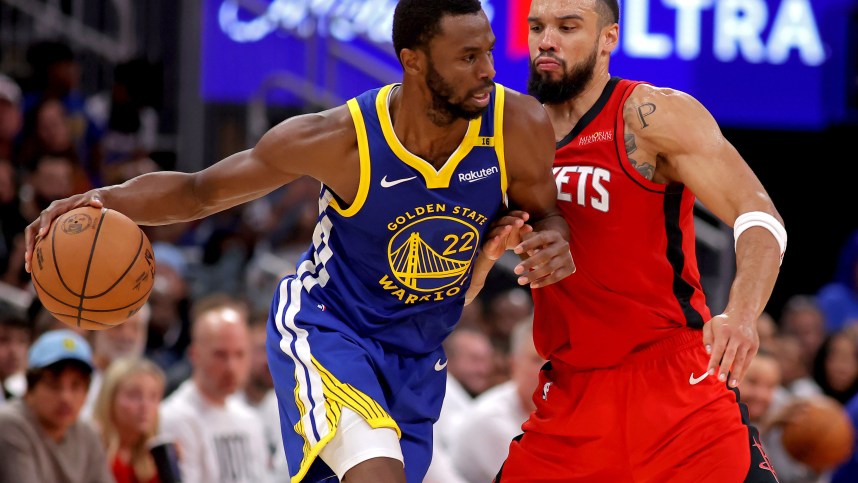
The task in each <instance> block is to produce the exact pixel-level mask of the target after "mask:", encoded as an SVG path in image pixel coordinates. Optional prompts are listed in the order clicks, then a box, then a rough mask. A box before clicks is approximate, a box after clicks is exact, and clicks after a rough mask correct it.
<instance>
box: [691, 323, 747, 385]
mask: <svg viewBox="0 0 858 483" xmlns="http://www.w3.org/2000/svg"><path fill="white" fill-rule="evenodd" d="M703 345H704V346H705V347H706V352H708V353H709V354H710V357H709V374H715V373H716V372H717V373H718V380H719V381H722V382H724V381H727V378H728V377H729V378H730V381H729V382H728V384H729V385H730V387H736V386H738V385H739V383H740V382H742V378H743V377H745V371H746V370H747V369H748V365H749V364H750V363H751V359H753V358H754V356H755V355H756V354H757V349H759V348H760V336H759V334H757V326H756V319H755V318H751V317H741V316H738V315H735V314H721V315H716V316H715V317H713V318H712V320H710V321H709V322H707V323H705V324H703Z"/></svg>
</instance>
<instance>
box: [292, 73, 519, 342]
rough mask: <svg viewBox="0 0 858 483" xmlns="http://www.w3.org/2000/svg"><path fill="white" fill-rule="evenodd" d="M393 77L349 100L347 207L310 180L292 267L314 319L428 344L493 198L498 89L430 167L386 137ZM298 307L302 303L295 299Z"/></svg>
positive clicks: (501, 182)
mask: <svg viewBox="0 0 858 483" xmlns="http://www.w3.org/2000/svg"><path fill="white" fill-rule="evenodd" d="M396 87H397V86H396V85H388V86H385V87H383V88H380V89H374V90H371V91H368V92H365V93H364V94H362V95H360V96H358V97H356V98H354V99H352V100H350V101H349V102H348V108H349V110H350V111H351V115H352V118H353V120H354V124H355V130H356V132H357V143H358V149H359V153H360V184H359V188H358V192H357V196H356V198H355V200H354V202H353V203H352V204H351V205H350V206H343V204H342V203H341V202H340V201H339V200H338V199H337V197H336V196H335V194H334V193H333V192H332V191H331V190H330V189H329V188H328V187H326V186H323V187H322V190H321V194H320V198H319V212H320V215H319V221H318V224H317V226H316V229H315V232H314V234H313V242H312V245H311V247H310V249H309V250H308V251H307V252H306V253H305V255H304V257H303V258H302V259H301V260H300V261H299V262H298V266H297V271H296V275H295V276H296V277H298V279H299V280H300V281H301V284H302V286H303V287H304V290H306V291H307V292H308V295H309V298H310V299H311V300H312V301H313V302H314V305H315V309H317V310H320V311H328V312H330V314H324V315H322V314H320V317H319V319H318V320H319V323H320V324H325V323H326V321H328V322H330V323H331V326H330V328H332V329H340V328H341V327H338V326H336V324H345V326H347V328H348V329H349V330H350V331H351V332H353V333H354V334H355V335H357V336H358V337H361V338H369V339H372V340H374V341H377V342H378V343H379V344H381V345H382V346H383V347H385V349H386V350H390V351H392V352H396V353H400V354H426V353H430V352H432V351H434V350H435V349H437V348H438V347H439V346H440V345H441V342H442V341H443V339H444V338H445V337H446V336H447V335H448V334H449V333H450V332H451V331H452V329H453V326H454V325H455V324H456V322H457V321H458V319H459V317H460V315H461V310H462V306H463V303H464V298H465V292H466V291H467V289H468V286H469V284H470V275H471V272H472V264H473V262H474V260H475V258H476V255H477V251H478V248H479V247H480V244H481V243H482V241H483V236H484V234H485V233H486V230H487V229H488V227H489V225H490V223H491V221H492V220H493V219H494V218H495V216H496V215H497V214H498V212H499V210H500V209H501V208H502V207H503V204H504V201H505V192H506V168H505V165H504V155H503V144H504V143H503V132H502V125H503V102H504V93H503V87H502V86H500V85H497V86H496V89H495V91H494V92H493V93H492V100H491V102H490V103H489V106H488V108H487V109H486V111H485V112H484V113H483V115H482V116H481V117H479V118H477V119H474V120H472V121H470V122H469V125H468V130H467V133H466V134H465V136H464V139H463V140H462V142H461V144H460V145H459V147H458V149H456V150H455V152H454V153H453V154H452V155H451V156H450V158H449V159H448V160H447V162H446V163H445V164H444V165H443V166H442V167H441V168H440V169H435V167H433V165H432V164H430V163H429V162H427V161H426V160H423V159H421V158H420V157H418V156H416V155H414V154H412V153H410V152H409V151H408V150H407V149H406V148H405V147H404V146H403V145H402V144H401V142H400V141H399V139H397V137H396V134H395V133H394V131H393V124H392V122H391V118H390V111H389V99H390V93H391V92H392V91H393V89H395V88H396ZM305 310H306V307H305Z"/></svg>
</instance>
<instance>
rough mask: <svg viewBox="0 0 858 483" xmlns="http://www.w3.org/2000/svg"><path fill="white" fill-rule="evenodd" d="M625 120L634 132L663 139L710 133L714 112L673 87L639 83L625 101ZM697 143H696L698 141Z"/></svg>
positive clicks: (629, 128) (687, 137) (628, 128)
mask: <svg viewBox="0 0 858 483" xmlns="http://www.w3.org/2000/svg"><path fill="white" fill-rule="evenodd" d="M623 119H624V121H625V125H626V127H627V130H628V132H629V133H631V134H635V135H639V136H643V137H651V138H653V139H660V138H663V137H664V136H668V137H676V136H681V137H683V138H685V139H688V140H689V141H691V140H692V139H693V137H694V136H698V135H699V136H704V137H705V136H707V135H708V133H709V132H710V129H711V128H712V127H713V124H715V121H714V119H713V118H712V115H711V114H710V113H709V111H708V110H707V109H706V107H705V106H703V104H702V103H701V102H700V101H698V100H697V99H696V98H695V97H694V96H692V95H691V94H689V93H687V92H684V91H681V90H678V89H673V88H670V87H659V86H654V85H651V84H643V83H642V84H638V85H637V86H635V87H634V89H633V90H632V92H631V94H629V97H628V98H627V99H626V101H625V103H624V104H623ZM694 142H697V141H696V140H695V141H694Z"/></svg>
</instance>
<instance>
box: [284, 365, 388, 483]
mask: <svg viewBox="0 0 858 483" xmlns="http://www.w3.org/2000/svg"><path fill="white" fill-rule="evenodd" d="M312 362H313V366H314V367H315V368H316V370H317V371H318V372H319V375H321V377H322V394H323V397H324V400H325V417H326V419H327V420H328V425H329V426H330V428H331V430H330V432H328V434H326V435H325V436H324V437H323V438H322V439H321V440H319V442H318V443H316V444H315V445H313V446H312V447H311V446H310V443H309V442H308V440H307V438H306V437H304V458H303V459H302V460H301V467H300V468H299V469H298V472H297V473H296V474H295V476H293V477H292V479H291V483H300V482H301V480H303V479H304V476H306V475H307V472H308V471H310V466H311V465H312V464H313V461H315V459H316V457H318V456H319V453H321V452H322V448H324V447H325V445H326V444H328V441H330V440H331V439H332V438H333V437H334V435H336V434H337V426H338V424H339V421H340V416H341V415H342V412H343V407H347V408H349V409H351V410H352V411H354V412H356V413H357V414H358V415H360V416H361V417H362V418H364V419H365V420H366V422H367V423H368V424H369V425H370V427H372V428H373V429H378V428H390V429H392V430H394V431H396V435H397V436H398V437H399V438H400V439H402V430H400V429H399V425H398V424H396V421H394V420H393V418H392V417H391V416H390V414H388V413H387V411H385V410H384V408H383V407H382V406H381V405H380V404H379V403H377V402H376V401H375V400H373V399H372V398H371V397H369V396H367V395H366V394H364V393H363V392H361V391H359V390H357V389H356V388H355V387H354V386H352V385H351V384H345V383H342V382H340V380H339V379H337V378H336V377H335V376H334V375H333V374H331V373H330V372H329V371H328V370H327V369H325V367H324V366H322V364H320V363H319V361H317V360H316V358H315V357H312ZM299 387H300V384H299V382H298V380H297V377H296V380H295V401H296V402H297V404H298V411H299V412H300V414H301V417H300V418H299V419H298V424H296V425H295V431H296V432H297V433H298V434H300V435H301V436H304V435H305V434H306V429H305V428H304V423H303V421H304V415H305V414H306V408H305V407H304V405H303V404H302V403H301V398H300V397H299Z"/></svg>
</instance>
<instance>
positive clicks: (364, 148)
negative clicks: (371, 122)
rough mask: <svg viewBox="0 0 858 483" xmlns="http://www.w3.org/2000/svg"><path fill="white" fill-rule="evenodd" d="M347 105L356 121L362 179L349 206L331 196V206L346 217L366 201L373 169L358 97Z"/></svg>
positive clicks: (353, 213)
mask: <svg viewBox="0 0 858 483" xmlns="http://www.w3.org/2000/svg"><path fill="white" fill-rule="evenodd" d="M347 105H348V107H349V112H350V113H351V115H352V120H353V121H354V123H355V134H356V135H357V144H358V156H359V157H360V181H358V191H357V195H355V200H354V202H353V203H352V204H351V206H349V207H348V208H345V209H344V208H342V207H341V206H340V204H339V202H337V199H336V197H334V196H332V197H331V207H332V208H333V209H334V210H336V211H337V212H338V213H339V214H340V215H342V216H344V217H346V218H348V217H350V216H354V215H356V214H357V212H358V211H360V209H361V208H362V207H363V204H364V203H365V202H366V197H367V195H368V194H369V175H370V169H371V164H370V161H369V139H368V138H367V135H366V123H365V122H364V120H363V113H362V112H361V110H360V106H359V105H358V102H357V99H350V100H349V101H348V103H347Z"/></svg>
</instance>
